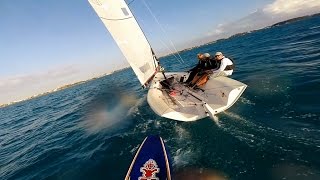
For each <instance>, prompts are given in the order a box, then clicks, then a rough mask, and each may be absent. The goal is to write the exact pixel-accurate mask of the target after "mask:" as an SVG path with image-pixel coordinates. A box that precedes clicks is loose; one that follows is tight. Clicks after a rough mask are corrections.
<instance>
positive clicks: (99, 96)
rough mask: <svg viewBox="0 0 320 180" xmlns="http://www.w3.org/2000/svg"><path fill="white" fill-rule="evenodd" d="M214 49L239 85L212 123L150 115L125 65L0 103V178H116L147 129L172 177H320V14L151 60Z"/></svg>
mask: <svg viewBox="0 0 320 180" xmlns="http://www.w3.org/2000/svg"><path fill="white" fill-rule="evenodd" d="M215 51H222V52H224V53H225V54H227V55H229V56H231V57H233V58H234V60H235V62H236V70H235V72H234V75H233V76H232V77H233V78H234V79H237V80H239V81H241V82H244V83H246V84H247V85H248V88H247V90H246V91H245V92H244V94H243V95H242V97H241V98H240V99H239V101H238V102H237V103H236V104H235V105H234V106H233V107H232V108H230V109H228V110H227V111H226V112H224V113H221V114H218V115H217V117H216V119H214V120H211V119H210V118H206V119H203V120H199V121H196V122H177V121H173V120H169V119H165V118H161V117H159V116H157V115H156V114H155V113H154V112H153V111H152V110H151V109H150V107H149V106H148V104H147V102H146V93H147V90H144V89H141V87H140V85H139V82H138V80H137V79H136V78H133V77H135V76H134V74H133V71H132V70H131V69H125V70H122V71H120V72H116V73H114V74H112V75H108V76H105V77H102V78H99V79H96V80H93V81H90V82H87V83H85V84H81V85H78V86H75V87H72V88H69V89H65V90H62V91H59V92H55V93H52V94H49V95H47V96H43V97H39V98H36V99H32V100H30V101H26V102H22V103H19V104H16V105H13V106H8V107H5V108H1V109H0V179H108V180H109V179H110V180H113V179H114V180H118V179H123V178H124V177H125V174H126V171H127V170H128V167H129V165H130V163H131V161H132V158H133V156H134V154H135V152H136V150H137V148H138V146H139V144H140V143H141V142H142V140H143V139H144V138H145V137H146V136H147V135H149V134H159V135H160V136H162V137H163V139H164V140H165V142H166V145H167V148H168V150H169V153H170V157H171V160H172V163H173V175H174V176H175V175H176V174H183V173H188V172H189V173H190V172H195V173H196V172H198V173H199V172H209V174H214V173H216V174H219V175H222V176H223V177H226V178H227V179H320V99H319V96H320V17H319V16H317V17H312V18H308V19H304V20H302V21H298V22H292V23H289V24H285V25H281V26H277V27H272V28H267V29H263V30H259V31H256V32H252V33H250V34H246V35H243V36H238V37H233V38H230V39H227V40H222V41H219V42H216V43H213V44H209V45H205V46H201V47H199V48H195V49H192V50H189V51H184V52H182V53H181V56H182V57H183V59H184V61H185V63H183V64H181V63H178V61H177V60H176V59H175V58H174V56H167V57H164V58H161V59H160V61H161V63H162V65H163V66H164V67H165V68H166V70H167V71H180V70H187V69H189V68H191V67H192V66H193V65H194V64H195V63H196V58H195V56H196V54H197V53H199V52H210V53H214V52H215ZM176 177H178V176H176Z"/></svg>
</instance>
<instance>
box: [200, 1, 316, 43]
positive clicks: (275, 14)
mask: <svg viewBox="0 0 320 180" xmlns="http://www.w3.org/2000/svg"><path fill="white" fill-rule="evenodd" d="M319 12H320V0H309V1H305V0H290V1H288V0H275V1H274V2H273V3H271V4H268V5H266V6H265V7H263V8H261V9H258V10H256V11H254V12H253V13H251V14H249V15H247V16H245V17H243V18H241V19H238V20H236V21H234V22H232V23H226V24H219V25H217V26H216V27H215V28H213V30H212V31H210V32H207V33H206V35H207V37H206V39H207V41H208V40H209V41H212V40H217V39H221V38H227V37H230V36H232V35H234V34H237V33H242V32H248V31H252V30H256V29H261V28H264V27H267V26H270V25H272V24H275V23H277V22H281V21H284V20H287V19H291V18H295V17H299V16H305V15H311V14H315V13H319ZM199 41H203V40H199Z"/></svg>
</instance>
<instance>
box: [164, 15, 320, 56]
mask: <svg viewBox="0 0 320 180" xmlns="http://www.w3.org/2000/svg"><path fill="white" fill-rule="evenodd" d="M315 16H320V13H316V14H312V15H306V16H301V17H296V18H292V19H288V20H285V21H281V22H278V23H275V24H273V25H270V26H266V27H263V28H260V29H255V30H252V31H246V32H241V33H237V34H234V35H231V36H229V37H227V38H221V39H217V40H214V41H210V42H207V43H204V44H201V45H196V46H193V47H190V48H186V49H183V50H180V51H177V52H175V53H169V54H166V55H164V56H161V57H159V58H163V57H167V56H171V55H173V54H176V53H181V52H184V51H188V50H192V49H194V48H198V47H201V46H206V45H209V44H213V43H217V42H220V41H224V40H228V39H231V38H234V37H240V36H243V35H246V34H249V33H253V32H256V31H260V30H263V29H268V28H272V27H277V26H281V25H285V24H289V23H293V22H297V21H301V20H304V19H306V18H310V17H315Z"/></svg>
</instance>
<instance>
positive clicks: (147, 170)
mask: <svg viewBox="0 0 320 180" xmlns="http://www.w3.org/2000/svg"><path fill="white" fill-rule="evenodd" d="M159 171H160V168H158V165H157V163H156V161H155V160H153V159H149V160H148V161H147V162H146V163H144V165H143V167H141V168H140V172H142V176H141V177H139V180H159V178H158V177H157V176H156V173H158V172H159Z"/></svg>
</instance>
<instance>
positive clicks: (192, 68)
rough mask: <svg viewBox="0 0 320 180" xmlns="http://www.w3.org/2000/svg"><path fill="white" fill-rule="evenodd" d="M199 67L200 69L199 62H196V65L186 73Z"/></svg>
mask: <svg viewBox="0 0 320 180" xmlns="http://www.w3.org/2000/svg"><path fill="white" fill-rule="evenodd" d="M199 67H200V62H198V64H197V65H196V66H195V67H194V68H192V69H190V70H189V71H188V72H190V71H194V70H196V69H198V68H199Z"/></svg>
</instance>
